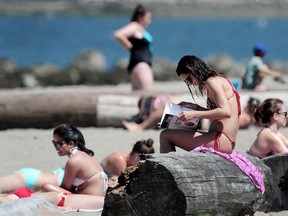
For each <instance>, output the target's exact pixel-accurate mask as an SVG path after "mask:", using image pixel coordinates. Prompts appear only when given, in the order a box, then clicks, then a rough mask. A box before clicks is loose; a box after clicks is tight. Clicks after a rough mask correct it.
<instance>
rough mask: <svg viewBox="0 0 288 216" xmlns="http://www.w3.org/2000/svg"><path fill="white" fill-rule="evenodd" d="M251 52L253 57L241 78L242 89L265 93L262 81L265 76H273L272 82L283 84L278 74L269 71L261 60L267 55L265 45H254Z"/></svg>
mask: <svg viewBox="0 0 288 216" xmlns="http://www.w3.org/2000/svg"><path fill="white" fill-rule="evenodd" d="M253 52H254V56H253V57H252V58H251V59H250V61H249V62H248V64H247V65H246V68H245V73H244V75H243V78H242V88H243V89H254V90H256V91H266V90H267V88H266V86H264V84H263V81H264V78H265V77H266V76H267V75H270V76H273V77H274V80H276V81H281V82H284V81H283V80H282V76H281V73H280V72H278V71H273V70H271V69H270V68H269V67H268V66H267V65H266V64H264V63H263V58H264V56H265V55H266V53H267V48H266V46H265V44H263V43H258V44H256V45H255V47H254V49H253Z"/></svg>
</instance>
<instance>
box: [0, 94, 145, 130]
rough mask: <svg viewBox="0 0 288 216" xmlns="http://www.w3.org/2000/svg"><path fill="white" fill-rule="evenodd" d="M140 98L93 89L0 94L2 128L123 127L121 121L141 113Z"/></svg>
mask: <svg viewBox="0 0 288 216" xmlns="http://www.w3.org/2000/svg"><path fill="white" fill-rule="evenodd" d="M139 97H140V96H139V95H117V94H112V95H111V94H105V93H104V94H101V95H100V94H99V93H95V92H93V91H88V92H86V91H79V92H74V91H36V92H34V91H32V92H29V91H28V92H27V91H23V92H16V93H15V92H6V93H0V119H1V124H0V129H9V128H29V127H33V128H53V127H56V126H57V125H59V124H62V123H70V124H74V125H77V126H79V127H81V126H83V127H90V126H95V127H106V126H110V127H121V126H122V124H121V122H122V120H124V119H130V118H132V116H133V115H135V114H136V113H137V112H138V107H137V102H138V100H139Z"/></svg>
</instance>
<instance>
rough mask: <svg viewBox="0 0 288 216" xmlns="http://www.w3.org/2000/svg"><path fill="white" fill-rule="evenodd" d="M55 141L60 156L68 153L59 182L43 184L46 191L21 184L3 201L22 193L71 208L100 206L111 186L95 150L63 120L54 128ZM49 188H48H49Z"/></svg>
mask: <svg viewBox="0 0 288 216" xmlns="http://www.w3.org/2000/svg"><path fill="white" fill-rule="evenodd" d="M52 143H53V145H54V147H55V149H56V151H57V153H58V155H59V156H67V157H68V161H67V163H66V165H65V174H64V179H63V181H62V183H61V186H60V187H59V186H58V185H57V184H55V185H54V184H47V183H46V184H44V185H43V186H42V190H43V191H47V192H35V191H33V190H31V189H27V188H19V189H18V190H16V191H14V192H12V194H9V195H7V196H3V197H1V198H0V202H5V201H8V200H16V199H19V198H23V197H30V196H38V197H44V198H48V199H50V200H51V201H52V202H54V203H55V204H57V205H58V206H60V207H66V208H67V207H68V208H72V209H101V208H103V205H104V196H105V193H106V189H107V186H108V181H107V176H106V174H105V173H104V171H103V169H102V167H101V165H100V164H99V163H98V161H97V160H96V159H95V158H93V155H94V152H93V151H92V150H90V149H87V148H86V147H85V140H84V137H83V135H82V133H81V132H80V130H79V129H78V128H76V127H75V126H72V125H67V124H63V125H60V126H58V127H57V128H56V129H55V130H54V132H53V140H52ZM48 191H49V192H48Z"/></svg>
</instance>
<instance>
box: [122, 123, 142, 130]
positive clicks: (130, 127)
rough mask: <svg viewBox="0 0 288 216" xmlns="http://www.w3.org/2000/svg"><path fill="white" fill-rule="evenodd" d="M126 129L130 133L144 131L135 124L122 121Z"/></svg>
mask: <svg viewBox="0 0 288 216" xmlns="http://www.w3.org/2000/svg"><path fill="white" fill-rule="evenodd" d="M122 124H123V125H124V127H125V128H126V129H127V130H129V131H142V130H143V129H142V128H141V126H140V125H139V124H137V123H135V122H128V121H122Z"/></svg>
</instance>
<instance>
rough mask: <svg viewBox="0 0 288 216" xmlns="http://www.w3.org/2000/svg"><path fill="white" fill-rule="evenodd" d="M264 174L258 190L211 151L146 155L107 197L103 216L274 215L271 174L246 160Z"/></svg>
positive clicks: (276, 203)
mask: <svg viewBox="0 0 288 216" xmlns="http://www.w3.org/2000/svg"><path fill="white" fill-rule="evenodd" d="M247 157H248V158H250V159H251V161H252V162H253V164H255V165H256V166H257V167H258V169H259V170H260V171H261V172H262V173H263V175H264V183H265V188H266V191H265V193H264V194H262V193H261V192H260V190H258V189H257V188H256V187H255V185H254V183H253V182H252V181H251V179H250V178H249V177H248V176H247V175H245V174H244V173H243V172H242V171H241V170H240V169H239V168H238V167H237V166H236V165H235V164H233V163H232V162H230V161H228V160H227V159H224V158H223V157H221V156H219V155H216V154H213V153H200V152H197V153H196V152H195V153H190V152H183V153H182V152H181V153H180V152H174V153H169V154H153V155H148V156H147V157H146V158H145V159H144V160H142V161H141V162H140V164H139V166H138V167H137V168H136V169H135V170H134V171H132V172H127V173H126V174H125V173H123V174H122V175H121V176H120V177H119V180H118V183H119V184H118V186H117V187H115V188H112V189H111V191H109V192H108V193H107V194H106V197H105V205H104V209H103V212H102V215H103V216H108V215H119V216H120V215H123V216H124V215H125V216H132V215H133V216H134V215H135V216H136V215H137V216H138V215H141V216H144V215H165V216H169V215H171V216H175V215H177V216H178V215H179V216H180V215H231V216H232V215H233V216H236V215H252V214H253V213H254V212H255V211H277V210H279V207H280V196H279V194H280V191H279V189H278V187H274V185H275V184H276V183H275V182H273V181H274V178H273V176H272V172H271V170H270V168H269V167H268V166H266V165H265V164H264V163H263V162H262V161H261V160H259V159H256V158H254V157H251V156H248V155H247Z"/></svg>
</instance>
